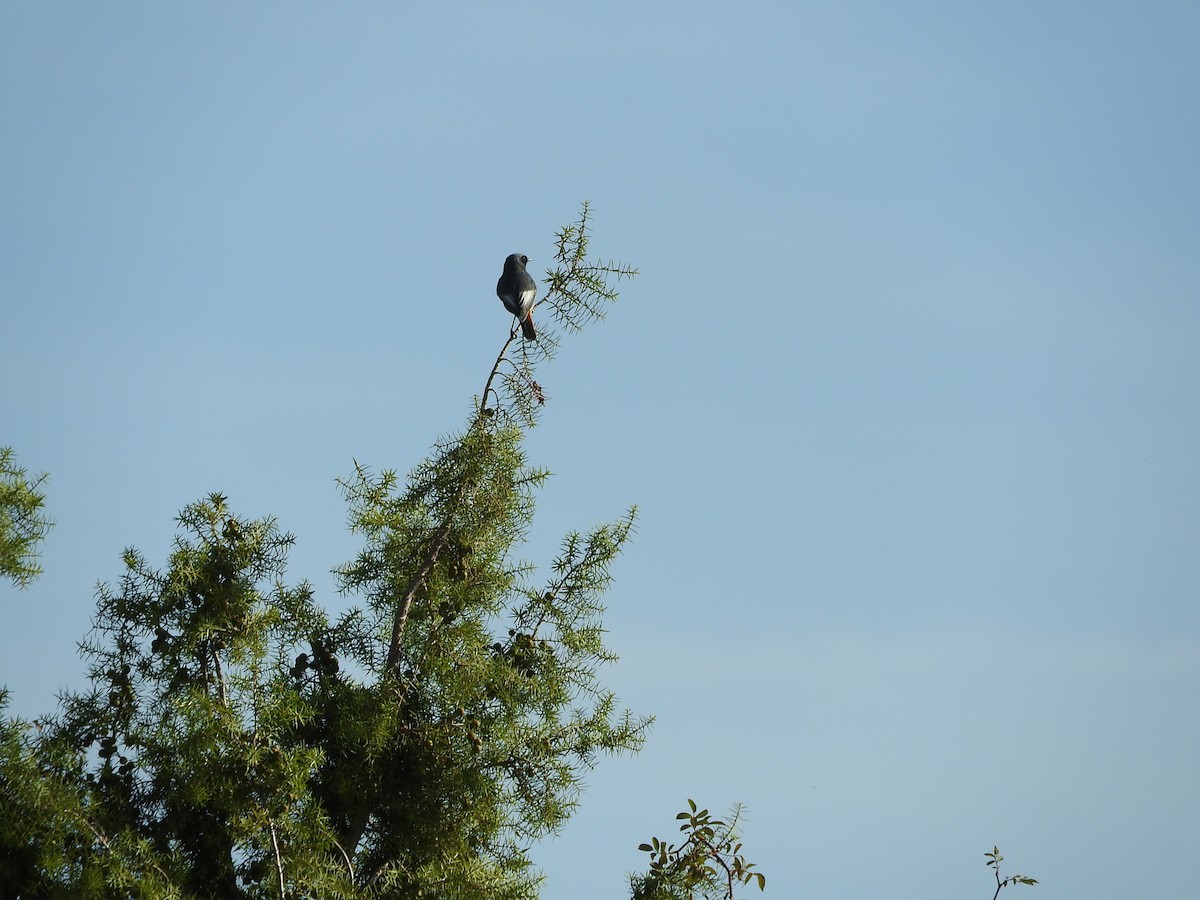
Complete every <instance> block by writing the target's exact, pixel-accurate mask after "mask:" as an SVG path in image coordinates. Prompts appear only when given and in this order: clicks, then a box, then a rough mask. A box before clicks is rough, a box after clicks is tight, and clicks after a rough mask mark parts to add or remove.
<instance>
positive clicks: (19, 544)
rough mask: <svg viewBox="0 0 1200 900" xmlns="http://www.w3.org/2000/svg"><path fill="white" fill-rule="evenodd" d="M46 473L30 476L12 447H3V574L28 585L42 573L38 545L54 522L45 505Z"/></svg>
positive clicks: (0, 478) (0, 518) (0, 462)
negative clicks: (20, 464) (34, 476)
mask: <svg viewBox="0 0 1200 900" xmlns="http://www.w3.org/2000/svg"><path fill="white" fill-rule="evenodd" d="M45 481H46V476H45V475H39V476H38V477H37V478H33V479H31V478H29V476H28V474H27V473H26V471H25V470H24V469H23V468H21V467H20V466H18V465H17V463H16V457H15V456H14V455H13V451H12V448H11V447H0V576H3V577H4V578H7V579H8V580H10V581H11V582H13V584H16V585H18V586H19V587H26V586H27V585H28V584H29V583H30V582H31V581H33V579H35V578H37V576H38V575H40V574H41V571H42V569H41V567H40V566H39V565H38V563H37V556H38V545H39V544H41V542H42V541H44V540H45V539H46V534H47V532H49V530H50V526H51V525H52V524H53V523H52V522H51V521H50V519H49V518H48V517H47V516H46V514H45V513H44V512H43V511H42V508H43V507H44V506H45V504H46V495H45V494H44V493H43V492H42V485H43V484H44V483H45Z"/></svg>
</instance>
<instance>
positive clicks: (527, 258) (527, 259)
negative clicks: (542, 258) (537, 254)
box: [521, 256, 529, 265]
mask: <svg viewBox="0 0 1200 900" xmlns="http://www.w3.org/2000/svg"><path fill="white" fill-rule="evenodd" d="M527 262H529V257H528V256H522V257H521V265H525V263H527Z"/></svg>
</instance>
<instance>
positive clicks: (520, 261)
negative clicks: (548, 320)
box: [496, 253, 537, 341]
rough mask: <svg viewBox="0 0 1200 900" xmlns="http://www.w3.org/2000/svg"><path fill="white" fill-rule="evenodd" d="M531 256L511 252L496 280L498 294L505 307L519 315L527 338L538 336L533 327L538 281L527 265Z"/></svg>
mask: <svg viewBox="0 0 1200 900" xmlns="http://www.w3.org/2000/svg"><path fill="white" fill-rule="evenodd" d="M528 262H529V257H528V256H526V255H525V254H523V253H510V254H509V256H508V259H506V260H504V272H503V273H502V274H501V275H500V280H499V281H497V282H496V296H497V297H499V298H500V302H501V303H503V304H504V308H505V309H507V310H508V311H509V312H510V313H512V314H513V315H514V316H516V317H517V321H518V322H520V323H521V332H522V333H523V334H524V335H525V340H527V341H532V340H535V339H536V338H537V332H536V331H535V330H534V328H533V316H532V315H531V314H532V313H533V299H534V297H536V296H537V282H536V281H534V280H533V279H532V278H530V277H529V273H528V272H526V271H525V265H526V263H528Z"/></svg>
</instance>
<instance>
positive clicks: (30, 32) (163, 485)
mask: <svg viewBox="0 0 1200 900" xmlns="http://www.w3.org/2000/svg"><path fill="white" fill-rule="evenodd" d="M1197 47H1200V5H1197V4H1196V3H1194V2H1178V3H1168V2H1140V3H1106V2H1094V3H1074V2H1044V0H1043V2H1021V0H1018V2H1006V3H986V4H985V3H959V2H940V3H935V2H927V3H882V2H875V3H871V2H823V3H809V2H802V0H789V2H762V3H736V4H735V3H727V4H722V3H704V2H700V3H697V2H662V3H654V2H640V3H604V4H583V3H575V2H561V0H560V2H556V3H503V4H501V3H482V2H480V3H436V4H435V3H403V4H402V3H339V4H297V3H278V4H272V3H257V4H245V3H219V2H205V3H191V4H182V3H171V4H163V3H137V2H124V3H112V4H100V3H52V2H48V3H5V4H3V5H0V122H2V123H3V126H2V129H3V139H2V140H0V302H2V304H3V312H2V315H0V384H2V388H3V390H2V392H0V445H11V446H12V447H13V448H14V449H15V451H16V453H17V455H18V459H19V461H20V462H21V463H22V464H23V465H25V466H27V467H29V468H30V469H32V470H35V471H43V470H45V471H48V472H50V474H51V480H50V482H49V507H50V512H51V513H52V515H53V516H54V517H55V519H56V520H57V523H58V524H57V527H56V528H55V530H54V531H53V532H52V534H51V537H50V540H49V541H48V543H47V545H46V548H45V553H44V557H43V563H44V565H45V567H46V570H47V572H46V575H45V576H44V577H43V578H42V579H41V580H40V581H39V582H38V583H37V584H36V585H35V586H33V587H32V588H31V589H29V590H27V591H23V592H21V591H17V590H15V589H13V588H11V587H10V586H8V585H7V584H4V585H0V621H2V622H3V627H2V628H0V660H2V663H3V664H2V666H0V683H5V684H7V685H8V686H9V687H10V688H11V689H12V690H13V692H14V697H13V707H12V708H13V711H15V712H16V713H19V714H22V715H27V716H32V715H36V714H38V713H39V712H43V711H46V710H48V709H51V708H52V707H53V705H54V695H55V692H56V691H57V690H58V689H60V688H62V687H65V686H76V687H79V686H81V685H82V670H83V666H82V664H81V663H80V661H79V660H78V658H77V656H76V653H75V641H76V640H78V639H79V638H81V637H82V636H83V635H84V634H85V633H86V631H87V629H88V627H89V622H90V617H91V612H92V605H93V599H94V590H95V585H96V583H97V582H98V581H112V580H115V579H116V578H118V577H119V575H120V572H121V563H120V554H121V550H122V549H123V548H124V547H126V546H130V545H132V546H136V547H138V548H139V549H141V550H142V551H143V552H144V553H145V554H146V555H147V556H148V557H149V558H150V559H151V560H154V561H156V562H157V563H159V564H162V562H163V561H164V560H165V556H166V553H167V552H168V550H169V546H170V540H171V537H172V535H173V534H174V523H173V517H174V515H175V514H176V512H177V511H178V510H179V509H180V508H181V507H182V506H184V505H185V504H187V503H189V502H191V501H193V500H196V499H199V498H200V497H201V496H203V495H205V494H207V493H208V492H211V491H222V492H224V493H225V494H227V495H228V496H229V497H230V499H231V502H232V504H233V507H234V509H235V510H236V511H237V512H238V513H239V514H240V515H246V516H263V515H274V516H277V517H278V519H279V520H280V523H281V525H282V526H283V527H284V528H285V529H287V530H290V531H292V532H294V533H295V534H296V536H297V539H298V542H297V545H296V548H295V552H294V553H293V554H292V556H291V572H292V577H293V579H294V580H299V579H301V578H308V579H310V580H312V581H313V582H314V584H315V585H316V586H317V588H318V590H319V591H320V595H321V596H323V597H324V599H325V601H326V602H327V604H328V605H329V606H330V607H331V608H333V609H338V608H341V606H342V605H344V604H346V603H348V602H350V601H348V600H347V599H345V598H343V597H340V596H338V595H337V594H336V593H335V592H334V589H333V580H332V578H331V577H330V576H329V574H328V572H329V569H330V568H331V567H332V566H334V565H337V564H338V563H341V562H343V561H345V560H347V559H349V558H351V556H352V555H353V553H354V552H355V549H356V543H355V541H354V539H353V538H352V537H351V536H350V535H348V534H347V532H346V530H345V515H344V513H345V511H344V507H343V504H342V501H341V498H340V496H339V494H338V492H337V490H336V488H335V485H334V478H335V477H337V476H339V475H345V474H347V473H349V472H350V471H351V470H352V460H353V459H358V460H359V461H360V462H362V463H363V464H365V465H368V466H371V467H372V468H375V469H380V468H395V469H398V470H400V471H401V472H403V471H407V470H408V469H409V468H410V467H411V466H413V465H414V464H415V463H416V462H417V461H418V460H419V459H420V458H421V457H422V456H423V455H424V453H425V452H426V451H427V450H428V448H429V447H430V446H431V444H432V443H433V442H434V441H435V440H436V439H437V437H438V436H439V435H442V434H445V433H447V432H449V431H451V430H453V429H455V428H456V427H458V425H460V424H461V423H462V422H463V421H464V418H465V416H466V414H467V411H468V409H469V403H470V400H471V397H472V395H473V394H474V393H475V392H478V391H479V390H480V388H481V383H482V379H483V377H484V376H485V375H486V372H487V369H488V367H489V366H490V364H491V362H492V360H493V359H494V357H495V354H496V352H497V350H498V348H499V346H500V344H501V343H502V342H503V340H504V339H505V338H506V337H507V334H508V328H509V324H510V322H511V319H510V318H509V317H508V316H507V314H505V312H504V310H503V309H502V307H501V306H500V303H499V301H498V300H497V299H496V297H495V295H494V290H493V289H494V285H495V280H496V278H497V276H498V275H499V273H500V266H501V263H502V261H503V259H504V257H505V255H507V254H508V253H511V252H513V251H515V250H520V251H522V252H525V253H527V254H528V255H529V256H531V257H532V258H533V260H534V262H533V264H532V266H531V268H532V269H533V270H534V271H535V272H540V271H542V270H543V269H544V267H545V265H546V264H548V263H549V260H550V255H551V251H552V236H553V233H554V231H555V230H556V229H557V228H559V227H560V226H562V225H564V224H567V223H568V222H570V221H572V219H573V218H574V217H575V215H576V213H577V209H578V205H579V203H580V202H581V201H583V200H585V199H586V200H590V201H591V202H592V204H593V209H594V214H595V216H594V221H595V238H594V242H593V250H594V252H595V253H596V254H597V255H598V256H601V257H604V258H608V257H614V258H617V259H620V260H623V261H625V262H628V263H630V264H633V265H635V266H637V267H638V268H640V269H641V272H642V275H641V276H640V277H639V278H638V279H637V280H636V281H634V282H632V283H630V284H627V285H626V286H625V289H624V292H623V294H622V299H621V301H620V303H619V304H618V305H617V306H616V307H615V308H614V309H613V311H612V313H611V315H610V316H609V318H608V320H607V321H605V322H603V323H601V324H599V325H597V326H595V327H594V328H591V329H590V330H588V331H587V332H585V333H584V334H582V335H579V336H577V337H572V338H568V339H567V340H565V341H564V344H563V347H562V350H561V353H560V355H559V356H558V358H557V359H556V360H554V361H553V362H552V363H551V364H549V365H547V366H545V367H544V368H543V369H542V371H541V373H540V376H539V380H540V381H541V383H542V384H543V385H544V387H545V390H546V392H547V394H548V395H549V397H550V402H549V404H548V405H547V407H546V410H545V414H544V417H543V419H542V424H541V426H540V427H539V428H538V429H537V430H536V431H535V432H534V433H533V435H532V436H531V438H530V441H529V445H528V449H529V453H530V457H531V461H532V462H534V463H536V464H538V465H543V466H546V467H548V468H549V469H551V470H552V471H553V472H554V473H555V477H554V478H553V479H552V481H551V482H550V484H549V486H548V488H547V490H546V491H545V493H544V495H543V498H542V503H541V506H540V510H541V515H540V517H539V521H538V525H537V527H536V529H535V530H534V532H533V534H532V535H531V539H530V544H529V546H528V548H527V556H528V558H530V559H532V560H534V561H536V562H539V563H544V562H546V561H547V560H548V559H549V557H550V556H551V555H552V553H553V551H554V550H555V548H556V546H557V543H558V540H559V539H560V537H561V535H562V533H563V532H565V531H566V530H569V529H571V528H587V527H590V526H591V525H592V524H594V523H596V522H598V521H601V520H608V519H612V518H615V517H616V516H618V515H619V514H620V513H621V511H622V510H623V509H624V508H625V507H626V506H627V505H628V504H630V503H635V502H636V503H638V504H639V506H640V508H641V520H640V526H639V531H638V534H637V537H636V539H635V541H634V542H633V544H632V545H631V547H630V548H629V550H628V552H627V554H626V555H625V556H624V557H623V559H622V560H621V561H620V563H619V564H618V566H617V567H616V572H615V574H616V579H617V580H616V585H615V587H614V590H613V591H612V593H611V594H610V596H609V614H608V619H607V621H608V625H609V628H610V632H611V633H610V635H609V638H610V645H611V647H612V649H613V650H615V651H616V652H617V653H619V654H620V655H621V657H622V658H621V661H620V663H618V664H617V665H616V666H614V667H612V668H611V669H610V670H609V671H608V673H607V676H606V679H607V682H608V683H609V684H611V685H612V686H613V687H614V689H616V690H617V691H618V693H619V695H620V698H621V700H622V701H623V702H624V703H626V704H628V705H629V706H630V707H631V708H633V709H634V710H635V711H636V712H639V713H654V714H656V715H657V716H658V722H657V724H656V727H655V730H654V733H653V734H652V736H651V740H650V743H649V745H648V746H647V749H646V750H645V751H644V752H643V753H642V754H641V755H640V756H638V757H633V758H618V759H612V760H604V761H603V762H602V763H601V765H600V767H599V768H598V769H597V770H596V772H595V773H594V774H593V776H592V778H591V781H590V782H589V789H588V790H587V792H586V793H585V794H584V796H583V798H582V806H581V809H580V812H579V814H578V816H577V818H576V819H575V820H574V821H573V822H572V823H571V824H570V825H569V826H568V828H567V830H566V831H565V832H564V833H563V834H562V835H561V836H560V837H558V838H556V839H554V840H551V841H547V842H546V843H545V844H544V845H542V846H540V847H538V848H536V850H535V856H536V858H537V860H538V861H539V863H540V864H541V865H542V866H543V867H544V870H545V872H546V874H547V876H548V882H547V885H546V889H545V893H544V896H545V897H546V898H547V900H566V898H584V897H620V896H622V895H623V892H624V887H623V879H624V873H625V872H627V871H629V870H632V869H634V868H636V867H638V866H639V865H640V859H639V857H640V855H641V854H639V853H638V852H637V851H636V846H637V844H638V843H639V842H640V841H643V840H646V839H647V838H648V837H649V836H650V835H651V834H656V835H658V836H661V837H666V836H668V833H669V832H671V831H673V829H674V825H675V823H674V814H675V812H677V811H678V810H679V809H680V808H682V807H683V805H684V804H685V802H686V800H687V798H688V797H695V798H696V799H697V800H698V801H700V802H701V803H703V804H704V805H707V806H710V807H713V808H715V809H724V808H726V807H727V806H728V805H729V804H731V803H733V802H734V801H742V802H745V803H746V804H747V806H748V812H747V821H746V828H745V833H746V839H747V840H746V845H747V850H746V852H747V855H748V856H749V858H750V859H752V860H754V861H756V862H757V863H759V865H760V867H761V868H762V870H763V871H764V872H766V874H767V876H768V894H767V895H766V896H774V897H779V898H791V897H822V898H854V900H856V898H864V900H866V898H878V897H882V896H887V897H892V898H910V897H911V898H929V897H947V898H949V897H954V898H963V897H990V895H991V889H989V886H988V878H989V872H988V870H987V869H986V868H985V866H984V857H983V853H984V851H985V850H989V849H990V848H991V847H992V845H993V844H999V845H1000V848H1001V851H1002V852H1003V853H1004V854H1005V855H1006V856H1007V858H1008V864H1011V866H1012V868H1011V870H1010V871H1018V872H1024V873H1027V874H1031V875H1033V876H1034V877H1037V878H1038V879H1039V880H1040V881H1041V882H1042V883H1041V885H1040V886H1038V887H1035V888H1019V887H1018V888H1013V889H1011V891H1013V892H1016V893H1017V894H1020V895H1022V896H1026V895H1027V896H1029V897H1031V898H1042V900H1051V898H1056V900H1057V898H1068V900H1074V898H1089V900H1095V898H1127V897H1132V896H1144V897H1163V898H1168V897H1183V896H1193V895H1194V894H1195V891H1196V879H1197V875H1196V871H1195V869H1196V864H1195V860H1196V846H1197V844H1198V843H1200V813H1198V810H1200V765H1198V762H1200V606H1198V600H1200V546H1198V543H1200V542H1198V538H1200V467H1198V461H1200V356H1198V350H1197V348H1198V346H1200V114H1198V113H1200V55H1198V53H1197ZM993 888H994V885H993ZM1008 893H1009V892H1006V895H1007V894H1008Z"/></svg>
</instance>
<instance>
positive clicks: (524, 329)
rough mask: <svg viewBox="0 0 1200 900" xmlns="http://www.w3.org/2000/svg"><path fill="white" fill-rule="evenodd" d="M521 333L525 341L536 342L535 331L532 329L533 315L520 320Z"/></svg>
mask: <svg viewBox="0 0 1200 900" xmlns="http://www.w3.org/2000/svg"><path fill="white" fill-rule="evenodd" d="M521 333H522V334H524V335H525V340H527V341H536V340H537V331H536V330H535V329H534V327H533V313H530V314H529V315H527V316H526V317H525V318H524V319H522V320H521Z"/></svg>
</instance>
